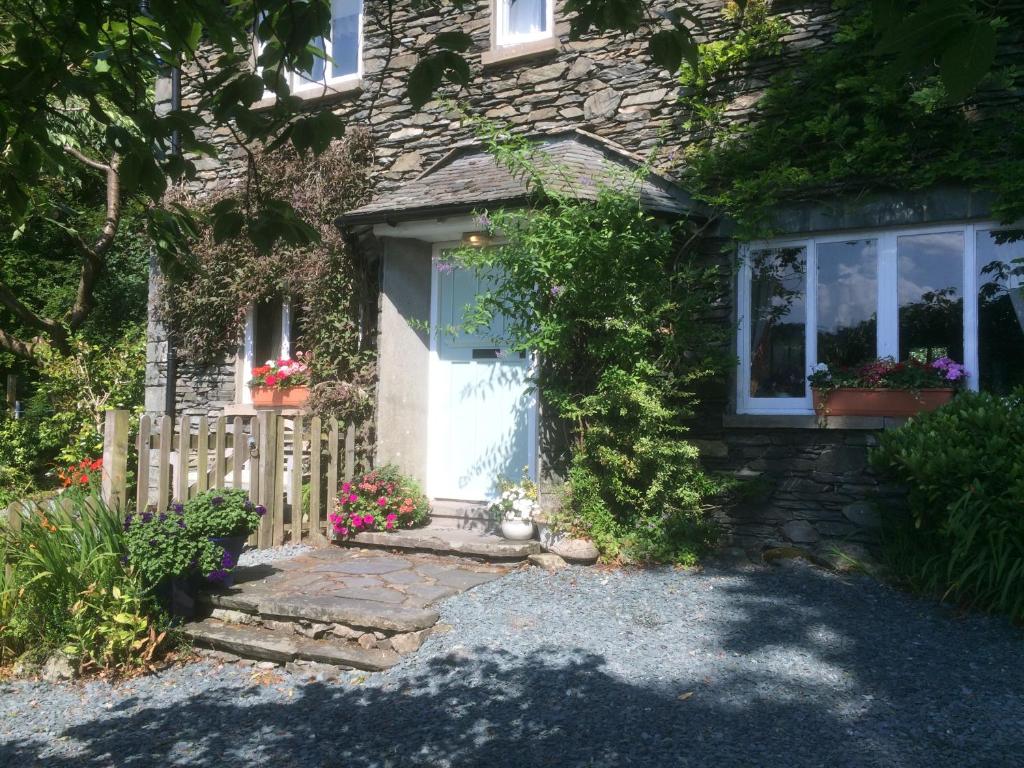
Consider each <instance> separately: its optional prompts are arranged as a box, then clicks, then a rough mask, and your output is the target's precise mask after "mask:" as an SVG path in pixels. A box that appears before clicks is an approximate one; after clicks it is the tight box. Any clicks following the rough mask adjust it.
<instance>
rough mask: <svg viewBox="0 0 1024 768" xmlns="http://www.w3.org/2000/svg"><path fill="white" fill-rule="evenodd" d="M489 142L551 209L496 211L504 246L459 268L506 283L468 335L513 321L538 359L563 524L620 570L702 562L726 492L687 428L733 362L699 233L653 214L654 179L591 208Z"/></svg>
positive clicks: (533, 156) (508, 328)
mask: <svg viewBox="0 0 1024 768" xmlns="http://www.w3.org/2000/svg"><path fill="white" fill-rule="evenodd" d="M489 141H490V142H491V144H492V151H494V152H495V154H496V156H497V157H498V159H499V161H500V162H502V163H503V164H505V165H506V166H507V167H509V168H510V170H513V171H514V172H515V173H517V174H524V175H525V176H526V178H528V179H529V180H530V182H531V184H532V186H533V188H534V191H535V192H536V198H535V200H536V202H535V204H534V205H533V206H530V207H528V208H525V209H514V210H495V211H488V212H487V214H486V215H483V216H481V224H482V225H483V226H484V227H486V228H487V229H488V230H489V231H490V232H491V234H492V235H495V236H499V235H500V237H501V238H502V241H503V242H502V244H501V245H500V246H498V247H493V248H471V247H464V248H461V249H459V250H458V251H457V252H456V253H455V255H454V256H453V257H452V258H453V259H454V261H455V263H456V264H458V265H460V266H462V267H464V268H469V269H472V270H475V271H476V272H478V273H481V274H497V275H500V279H498V280H496V281H494V282H493V283H492V285H493V288H491V289H490V290H489V291H488V292H486V293H484V294H483V295H482V296H481V297H480V298H479V300H478V303H477V305H476V306H474V307H471V308H470V309H469V310H467V312H466V313H465V317H464V318H463V319H462V322H463V323H464V324H465V326H466V327H467V328H468V329H473V328H487V327H490V325H491V324H490V319H491V317H492V316H493V315H494V314H495V313H501V314H502V315H503V316H504V317H505V318H506V319H505V323H504V329H505V334H506V335H507V338H506V339H504V340H503V343H504V344H508V345H510V346H511V347H512V349H514V350H518V351H522V352H525V353H527V354H533V353H536V355H537V361H538V362H537V367H536V374H535V383H536V385H537V388H538V391H539V393H540V396H541V398H542V401H543V412H544V413H545V414H546V417H547V418H546V421H548V422H549V423H548V424H547V425H546V427H545V431H546V432H547V433H548V434H549V439H548V441H547V442H548V445H547V448H546V451H545V453H546V458H545V460H546V461H549V462H551V463H552V464H554V469H555V470H556V472H557V473H559V474H563V475H564V476H567V478H568V493H567V496H566V499H565V505H564V509H563V510H562V515H563V521H565V522H567V523H568V525H569V526H570V527H572V528H574V529H575V530H577V531H578V532H581V533H584V534H586V535H588V536H590V537H591V538H593V539H594V541H595V542H596V543H597V545H598V547H599V548H600V550H601V552H602V554H603V556H604V557H605V558H606V559H617V558H622V559H628V560H638V561H644V560H656V561H674V562H683V563H692V562H693V561H694V560H695V559H696V558H697V557H698V555H699V554H700V552H701V551H702V550H703V549H704V548H705V547H706V546H707V545H709V544H710V543H711V541H712V540H713V538H714V527H713V525H712V524H711V517H710V515H709V497H710V496H711V495H712V494H713V493H714V492H715V491H716V490H717V489H718V487H719V485H718V483H717V482H716V481H715V480H714V479H713V478H711V477H709V476H708V475H707V474H705V473H704V471H703V470H702V468H701V464H700V461H699V457H698V452H697V449H696V448H695V447H694V446H693V445H692V444H691V443H690V442H688V440H687V429H686V426H685V424H686V420H687V418H688V417H690V416H692V415H693V412H694V408H695V407H696V405H697V400H698V398H697V396H696V395H695V388H696V387H697V386H698V385H699V384H700V383H701V382H703V381H706V380H707V379H709V378H711V377H713V376H714V375H715V374H716V373H717V372H718V371H719V370H720V369H721V365H722V363H723V362H724V360H725V358H724V357H723V355H722V354H721V351H722V347H721V341H722V334H721V333H719V332H717V331H716V330H715V328H716V326H715V325H714V324H713V323H711V322H709V308H710V307H712V306H713V305H714V304H715V302H716V300H717V299H718V298H720V295H721V294H720V291H721V288H722V286H721V284H720V283H719V281H718V278H719V274H718V272H717V270H715V269H714V268H713V267H710V266H708V265H707V264H706V263H705V262H704V261H703V260H702V259H701V258H700V257H699V255H698V253H697V252H696V249H695V248H694V247H693V244H694V242H695V239H694V237H693V235H694V232H693V231H692V230H691V229H690V228H689V226H688V225H687V224H685V223H684V224H679V225H677V226H668V225H666V223H665V222H663V221H659V220H657V219H655V218H653V217H652V216H650V215H648V214H647V213H645V212H644V211H643V210H642V209H641V207H640V204H639V201H638V196H637V188H638V187H637V185H638V184H639V183H640V179H642V178H644V176H645V173H646V171H647V169H644V168H641V169H639V170H638V172H637V175H636V177H630V178H623V179H620V180H618V181H615V180H612V179H606V180H605V182H606V186H603V187H601V188H600V189H599V192H598V194H597V199H596V200H591V199H586V196H584V198H583V199H581V198H580V197H579V196H577V195H574V194H573V193H572V191H571V190H572V189H573V187H572V186H569V185H568V182H570V181H571V180H572V179H573V178H574V177H573V176H572V175H571V174H570V173H568V172H566V170H565V169H561V168H558V167H554V166H552V165H551V164H550V163H548V162H546V161H544V160H543V157H544V156H543V155H541V154H540V153H534V152H532V149H531V147H530V145H529V144H528V143H526V142H524V141H523V140H521V139H520V140H513V139H511V137H509V136H505V135H502V134H501V133H500V132H498V133H494V132H491V133H490V134H489ZM546 181H548V182H550V181H555V182H556V183H554V184H546V183H545V182H546ZM590 197H592V195H591V196H590ZM440 332H449V331H448V329H442V330H441V331H440ZM559 449H564V451H560V450H559Z"/></svg>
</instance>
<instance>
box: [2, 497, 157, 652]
mask: <svg viewBox="0 0 1024 768" xmlns="http://www.w3.org/2000/svg"><path fill="white" fill-rule="evenodd" d="M122 533H123V531H122V521H121V517H120V515H118V514H117V513H115V512H114V511H112V510H110V509H109V508H107V507H106V506H105V505H104V504H103V503H102V502H101V501H100V500H99V499H98V498H96V497H88V498H81V499H75V500H72V501H71V502H70V503H63V504H62V503H56V504H53V505H51V506H49V507H48V508H46V509H45V510H43V511H40V512H34V513H32V514H30V515H27V516H25V517H24V520H23V524H22V526H21V529H20V530H19V531H14V530H13V529H12V528H5V529H3V530H2V531H0V535H2V545H0V546H2V548H3V549H5V550H6V556H7V557H8V558H9V560H10V562H11V565H12V570H13V573H12V576H11V578H10V579H7V578H6V577H5V578H4V582H3V584H2V587H3V595H2V598H0V649H3V651H4V652H5V653H7V654H17V653H21V652H23V651H25V650H29V651H31V653H32V654H33V655H35V656H38V657H42V656H45V655H46V654H48V653H50V652H53V651H63V652H65V653H67V654H68V655H69V656H71V657H72V659H73V660H74V661H75V662H76V663H77V664H78V667H79V669H80V670H82V671H84V670H88V669H105V670H113V669H129V668H134V667H138V666H139V665H142V664H144V663H145V662H146V661H148V660H149V659H150V658H151V657H152V654H153V652H154V651H155V650H156V648H157V647H158V646H159V645H160V643H161V642H162V640H163V637H164V635H163V633H162V632H159V633H158V631H157V626H158V623H159V612H158V610H157V609H156V606H155V604H154V603H153V601H152V600H151V598H150V597H149V595H148V594H147V593H146V590H145V589H144V586H143V583H142V581H141V580H140V578H139V576H138V574H137V573H136V572H135V571H134V570H133V569H132V568H130V567H129V565H128V559H127V557H126V554H127V553H126V549H125V540H124V537H123V535H122Z"/></svg>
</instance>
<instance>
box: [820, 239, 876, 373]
mask: <svg viewBox="0 0 1024 768" xmlns="http://www.w3.org/2000/svg"><path fill="white" fill-rule="evenodd" d="M817 253H818V362H822V363H827V364H828V365H829V367H848V366H855V365H860V364H861V363H864V362H866V361H868V360H873V359H874V358H875V355H876V351H877V343H876V339H877V334H878V318H877V313H878V249H877V244H876V242H875V241H874V240H850V241H848V242H845V243H824V244H822V245H819V246H818V251H817Z"/></svg>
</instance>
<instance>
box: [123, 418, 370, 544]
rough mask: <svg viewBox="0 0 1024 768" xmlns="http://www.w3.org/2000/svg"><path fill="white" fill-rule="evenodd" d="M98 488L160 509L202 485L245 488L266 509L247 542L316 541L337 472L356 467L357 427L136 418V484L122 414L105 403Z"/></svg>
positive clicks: (333, 422)
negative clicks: (131, 480)
mask: <svg viewBox="0 0 1024 768" xmlns="http://www.w3.org/2000/svg"><path fill="white" fill-rule="evenodd" d="M106 427H107V429H106V432H105V434H104V447H103V459H104V461H103V466H104V470H103V496H104V498H105V499H106V500H107V502H108V503H110V504H113V505H115V506H122V507H127V506H128V503H129V499H134V505H133V506H134V507H135V509H137V510H146V509H149V510H156V511H160V510H163V509H167V508H168V507H169V506H170V505H171V504H173V503H176V502H185V501H187V500H188V499H191V498H193V497H195V496H196V495H198V494H199V493H202V492H203V491H205V490H207V489H210V488H243V489H245V490H246V491H248V492H249V497H250V498H251V499H252V500H253V502H254V503H256V504H261V505H263V506H264V507H266V509H267V513H266V514H265V515H264V516H263V519H262V523H261V525H260V528H259V530H258V531H257V532H256V533H255V534H253V536H252V538H251V539H250V543H251V544H253V545H254V546H257V547H269V546H276V545H279V544H283V543H284V542H285V541H290V542H296V543H297V542H300V541H303V540H306V541H310V542H318V541H322V540H323V538H324V536H325V535H326V530H327V515H328V514H329V513H330V511H331V509H332V506H333V503H334V498H335V496H336V494H337V492H338V484H339V481H340V480H344V479H346V478H348V477H351V476H352V474H353V473H354V471H355V428H354V426H352V425H348V426H342V425H341V424H339V423H338V421H337V419H329V420H322V419H320V418H319V417H316V416H314V417H303V416H283V415H281V414H278V413H271V412H265V413H260V414H259V415H257V416H233V417H225V416H220V417H218V418H214V419H209V418H207V417H206V416H199V417H193V416H187V415H186V416H181V417H180V418H179V419H177V420H174V419H171V418H170V417H169V416H163V417H159V418H157V419H155V420H154V419H150V418H149V417H148V416H143V417H142V418H141V419H140V421H139V430H138V438H137V442H136V448H137V453H138V463H137V472H136V478H135V488H134V489H132V488H129V487H128V484H127V482H126V475H127V471H126V470H127V455H128V432H129V430H128V414H127V412H126V411H109V412H108V415H107V422H106Z"/></svg>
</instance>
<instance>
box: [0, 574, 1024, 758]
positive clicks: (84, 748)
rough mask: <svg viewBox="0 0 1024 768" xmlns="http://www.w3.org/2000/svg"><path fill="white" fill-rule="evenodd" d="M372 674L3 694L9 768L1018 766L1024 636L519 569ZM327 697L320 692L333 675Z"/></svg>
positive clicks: (192, 672)
mask: <svg viewBox="0 0 1024 768" xmlns="http://www.w3.org/2000/svg"><path fill="white" fill-rule="evenodd" d="M439 609H440V612H441V620H442V621H443V622H444V623H445V624H448V625H451V627H452V630H451V631H450V632H448V633H445V634H439V633H431V634H430V636H429V637H428V638H426V640H425V641H424V643H423V646H422V648H420V649H419V651H417V652H416V653H413V654H410V655H408V656H405V657H403V658H402V659H401V661H400V662H399V663H398V664H397V665H395V666H394V667H392V668H391V669H389V670H388V671H386V672H381V673H366V672H356V671H343V672H341V673H340V674H339V676H338V679H337V680H328V679H323V680H317V679H310V674H309V670H307V669H304V668H303V669H301V670H300V668H297V667H293V668H294V669H296V672H299V674H290V673H289V672H288V671H287V670H286V669H284V668H280V667H278V668H275V669H273V670H267V671H262V670H258V669H254V668H253V667H248V668H247V667H244V666H242V665H241V664H238V665H217V664H215V663H213V662H210V661H200V662H197V663H194V664H190V665H187V666H184V667H181V668H173V669H170V670H167V671H164V672H161V673H159V674H155V675H151V676H148V677H143V678H138V679H134V680H129V681H125V682H122V683H118V684H113V685H112V684H110V683H107V682H100V681H88V682H79V683H62V684H55V685H49V684H44V683H41V682H38V681H20V680H19V681H13V682H7V683H0V766H5V767H6V766H11V767H12V768H14V767H15V766H17V768H43V766H45V767H46V768H78V767H79V766H97V767H99V766H103V767H104V768H106V767H107V766H135V765H138V766H144V765H168V766H176V767H177V766H193V767H195V768H209V767H210V766H216V765H226V764H230V765H232V766H235V767H237V768H249V767H253V768H255V766H275V768H278V767H279V766H280V767H282V768H300V767H301V768H317V767H318V766H324V767H327V766H338V765H343V766H346V768H385V767H386V766H403V768H405V767H406V766H412V767H414V768H426V767H427V766H430V767H431V768H455V767H456V766H457V767H459V768H461V767H462V766H467V767H474V766H500V767H501V768H520V767H522V768H526V767H527V766H531V767H532V766H559V768H562V767H566V766H568V767H570V768H576V767H577V766H579V767H582V766H597V767H599V768H612V767H613V766H614V767H616V768H618V767H619V766H629V767H631V768H632V767H635V768H640V767H641V766H642V767H644V768H648V767H653V768H662V767H664V768H669V767H671V768H676V767H677V766H695V767H696V766H708V765H714V766H787V768H789V767H791V766H797V767H803V766H808V767H809V766H823V765H827V766H830V768H833V767H839V768H861V767H862V766H867V767H868V768H883V767H884V768H892V767H895V768H918V767H919V766H928V768H954V767H955V768H964V767H972V766H973V767H977V768H981V767H982V766H997V767H998V766H1007V768H1009V767H1010V766H1019V765H1020V756H1021V754H1024V665H1022V664H1021V663H1020V660H1021V657H1022V650H1024V631H1022V630H1021V628H1015V627H1013V626H1012V625H1011V624H1010V623H1009V622H1008V621H1006V620H1004V619H1000V618H996V617H987V616H980V615H974V614H970V615H966V616H964V615H959V614H956V613H954V612H953V611H952V610H951V609H948V608H944V607H941V606H938V605H936V604H934V603H932V602H927V601H923V600H919V599H916V598H913V597H911V596H908V595H905V594H903V593H900V592H897V591H894V590H892V589H890V588H888V587H886V586H883V585H880V584H878V583H876V582H874V581H872V580H870V579H868V578H866V577H864V576H860V575H837V574H834V573H830V572H828V571H825V570H823V569H820V568H816V567H814V566H807V567H802V568H793V569H789V568H786V569H779V568H769V567H764V566H752V565H748V566H747V567H746V568H745V569H738V568H735V567H726V566H723V567H721V568H710V567H709V568H706V569H705V570H703V571H681V570H674V569H646V570H635V571H633V570H622V571H606V570H597V569H592V568H579V567H570V568H566V569H565V570H563V571H560V572H558V573H554V574H552V573H547V572H545V571H543V570H541V569H539V568H530V569H522V570H519V571H516V572H514V573H512V574H510V575H508V576H506V577H504V578H501V579H498V580H495V581H492V582H490V583H487V584H483V585H480V586H478V587H476V588H475V589H472V590H470V591H469V592H465V593H463V594H460V595H457V596H455V597H452V598H450V599H449V600H446V601H445V602H443V603H441V604H440V605H439ZM324 677H325V678H326V676H324Z"/></svg>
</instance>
